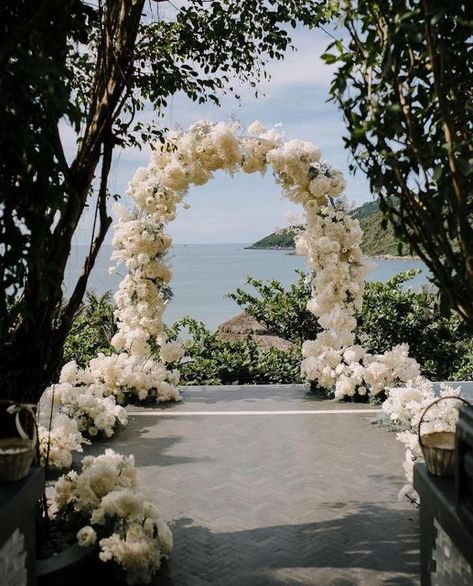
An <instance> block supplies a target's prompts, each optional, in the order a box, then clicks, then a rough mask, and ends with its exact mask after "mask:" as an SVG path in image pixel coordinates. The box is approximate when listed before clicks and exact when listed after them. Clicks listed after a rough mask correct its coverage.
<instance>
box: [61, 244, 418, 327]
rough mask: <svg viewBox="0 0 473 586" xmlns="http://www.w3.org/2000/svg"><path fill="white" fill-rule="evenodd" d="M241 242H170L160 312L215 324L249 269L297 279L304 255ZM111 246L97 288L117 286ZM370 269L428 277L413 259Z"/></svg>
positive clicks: (375, 275)
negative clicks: (165, 297) (168, 293)
mask: <svg viewBox="0 0 473 586" xmlns="http://www.w3.org/2000/svg"><path fill="white" fill-rule="evenodd" d="M245 246H246V245H245V244H181V245H176V246H174V247H173V248H172V250H171V253H170V263H171V265H172V270H173V280H172V282H171V287H172V289H173V292H174V298H173V299H172V301H171V302H170V304H169V306H168V307H167V308H166V311H165V314H164V318H165V321H166V322H167V323H172V322H173V321H175V320H176V319H178V318H179V317H181V316H182V315H186V314H188V315H191V316H192V317H195V318H196V319H199V320H202V321H203V322H205V323H206V324H207V326H209V327H212V328H213V327H216V326H218V325H219V324H220V323H222V322H223V321H225V320H227V319H229V318H231V317H233V316H234V315H236V314H237V313H239V311H240V309H239V307H238V305H237V304H236V303H235V302H234V301H232V300H231V299H226V298H225V294H226V293H230V292H232V291H235V289H236V288H237V287H242V286H243V285H244V283H245V280H246V277H247V276H248V275H250V276H252V277H255V278H258V279H263V280H270V279H276V280H278V281H281V283H283V285H286V286H287V285H289V284H291V283H294V282H295V281H296V280H297V275H296V274H295V273H294V270H295V269H303V270H304V269H306V263H305V259H304V258H303V257H299V256H295V255H291V254H288V253H287V252H285V251H280V250H246V249H245ZM86 251H87V247H85V246H76V247H74V248H73V250H72V253H71V258H70V260H69V264H68V267H67V270H66V279H65V290H66V294H67V292H68V291H70V289H71V287H72V284H73V283H74V282H75V280H76V279H77V277H78V274H79V271H80V266H81V262H82V259H83V257H84V255H85V253H86ZM111 252H112V247H111V246H105V247H103V249H102V250H101V252H100V255H99V257H98V259H97V263H96V265H95V267H94V270H93V272H92V275H91V277H90V279H89V289H90V290H92V289H93V290H94V291H95V292H96V293H97V294H102V293H104V292H105V291H108V290H111V291H116V289H117V288H118V284H119V282H120V279H121V277H120V275H109V273H108V267H109V266H110V255H111ZM372 264H374V265H375V266H374V269H373V271H372V272H371V274H370V276H369V279H370V280H380V281H386V280H388V279H389V278H390V277H392V276H393V275H395V274H396V273H399V272H401V271H405V270H407V269H411V268H420V269H424V272H423V274H422V275H420V276H419V277H417V278H416V279H415V280H414V281H412V283H413V285H414V286H419V285H420V284H421V283H422V282H425V281H426V277H425V275H426V272H427V271H426V270H425V267H424V265H423V263H422V262H421V261H417V260H378V261H372Z"/></svg>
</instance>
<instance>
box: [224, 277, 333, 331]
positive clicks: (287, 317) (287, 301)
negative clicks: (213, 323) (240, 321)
mask: <svg viewBox="0 0 473 586" xmlns="http://www.w3.org/2000/svg"><path fill="white" fill-rule="evenodd" d="M296 273H297V282H296V283H294V284H293V285H290V286H289V288H288V289H286V288H285V287H284V286H283V285H282V284H281V283H280V282H279V281H276V280H272V281H269V282H266V283H265V282H263V281H262V280H260V279H255V278H253V277H248V278H247V280H246V285H250V286H251V287H253V289H255V291H256V294H255V293H250V292H248V290H246V289H244V288H241V287H240V288H238V289H237V290H236V291H235V292H234V293H228V297H229V298H230V299H233V301H235V302H236V303H238V305H239V306H240V307H241V308H242V309H243V310H244V311H245V312H246V313H247V314H248V315H251V316H252V317H254V318H255V319H256V320H258V321H259V322H260V323H262V324H263V325H265V326H266V327H267V328H268V329H269V330H271V331H272V332H274V333H275V334H276V335H277V336H280V337H281V338H284V339H285V340H290V341H292V342H304V341H305V340H315V338H316V337H317V334H318V333H319V332H320V331H321V329H322V328H321V327H320V325H319V323H318V321H317V318H316V316H315V315H314V314H313V313H310V312H309V311H307V303H308V302H309V300H310V299H311V297H312V294H311V287H310V283H309V281H308V279H307V278H306V275H305V273H304V272H303V271H299V270H297V271H296Z"/></svg>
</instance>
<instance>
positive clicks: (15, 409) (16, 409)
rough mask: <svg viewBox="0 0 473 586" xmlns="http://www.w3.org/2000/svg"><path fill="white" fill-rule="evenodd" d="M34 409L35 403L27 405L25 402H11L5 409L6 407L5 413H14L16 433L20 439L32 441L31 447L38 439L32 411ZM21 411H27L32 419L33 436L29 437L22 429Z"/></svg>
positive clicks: (34, 445) (34, 416)
mask: <svg viewBox="0 0 473 586" xmlns="http://www.w3.org/2000/svg"><path fill="white" fill-rule="evenodd" d="M34 409H35V405H28V404H26V403H13V404H11V405H10V406H9V407H7V409H6V411H7V413H10V415H15V425H16V430H17V431H18V435H19V436H20V437H21V439H24V440H30V441H32V442H33V448H35V447H36V443H37V441H38V431H37V425H36V415H35V413H34ZM22 411H26V412H27V413H29V414H30V415H31V417H32V419H33V437H30V436H29V435H28V434H27V433H26V431H25V430H24V429H23V426H22V425H21V421H20V413H21V412H22Z"/></svg>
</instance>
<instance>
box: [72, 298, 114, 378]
mask: <svg viewBox="0 0 473 586" xmlns="http://www.w3.org/2000/svg"><path fill="white" fill-rule="evenodd" d="M115 332H116V325H115V318H114V316H113V305H112V295H111V293H110V292H109V291H108V292H107V293H105V295H102V297H97V296H96V295H95V294H94V293H91V292H89V293H87V296H86V301H85V302H84V303H83V304H82V305H81V307H80V309H79V311H78V312H77V314H76V316H75V318H74V321H73V323H72V327H71V330H70V332H69V335H68V337H67V339H66V343H65V345H64V362H68V361H69V360H75V361H76V362H77V364H78V365H79V366H82V367H83V366H85V365H86V364H87V363H88V362H89V360H91V359H92V358H95V357H96V356H97V354H98V353H99V352H103V353H104V354H111V353H112V352H113V349H112V347H111V345H110V341H111V339H112V337H113V335H114V334H115Z"/></svg>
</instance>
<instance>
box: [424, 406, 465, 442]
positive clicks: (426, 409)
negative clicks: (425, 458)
mask: <svg viewBox="0 0 473 586" xmlns="http://www.w3.org/2000/svg"><path fill="white" fill-rule="evenodd" d="M444 399H456V400H457V401H463V403H465V405H471V403H470V402H469V401H467V400H466V399H464V398H463V397H458V396H457V395H447V396H445V397H439V398H438V399H435V401H432V403H430V405H427V407H426V408H425V409H424V411H423V413H422V415H421V416H420V419H419V425H418V426H417V437H418V439H419V445H420V447H421V448H423V447H424V445H423V443H422V436H421V434H420V426H421V425H422V423H423V421H424V416H425V414H426V413H427V411H428V410H429V409H430V408H431V407H433V406H434V405H436V404H437V403H440V401H443V400H444Z"/></svg>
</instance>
